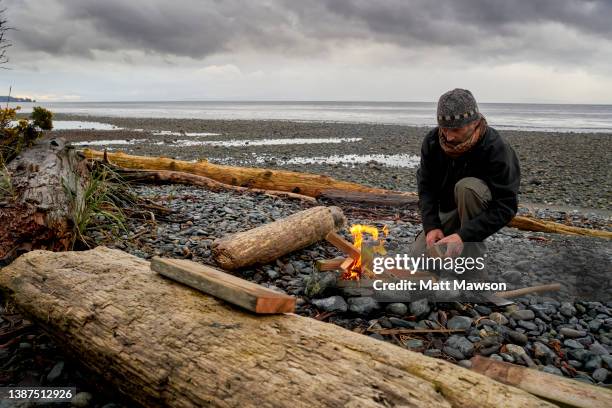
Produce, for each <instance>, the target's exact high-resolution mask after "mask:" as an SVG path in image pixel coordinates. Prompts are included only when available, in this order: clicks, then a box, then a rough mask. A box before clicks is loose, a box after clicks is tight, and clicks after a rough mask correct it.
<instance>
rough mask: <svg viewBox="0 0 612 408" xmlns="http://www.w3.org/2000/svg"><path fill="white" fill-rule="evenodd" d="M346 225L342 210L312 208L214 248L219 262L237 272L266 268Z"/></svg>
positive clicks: (215, 244)
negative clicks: (265, 265) (248, 268)
mask: <svg viewBox="0 0 612 408" xmlns="http://www.w3.org/2000/svg"><path fill="white" fill-rule="evenodd" d="M345 223H346V218H345V217H344V214H343V213H342V210H341V209H340V208H338V207H321V206H319V207H312V208H309V209H307V210H304V211H300V212H297V213H295V214H292V215H290V216H288V217H285V218H281V219H280V220H277V221H274V222H271V223H269V224H264V225H262V226H260V227H257V228H253V229H250V230H248V231H243V232H238V233H235V234H230V235H227V236H225V237H223V238H219V239H216V240H215V241H214V242H213V244H212V252H213V256H214V259H215V261H216V262H217V263H218V264H219V265H220V266H221V267H222V268H223V269H228V270H235V269H239V268H244V267H245V266H249V265H255V264H265V263H268V262H270V261H273V260H275V259H277V258H279V257H281V256H283V255H286V254H288V253H290V252H293V251H296V250H298V249H301V248H305V247H307V246H308V245H312V244H314V243H315V242H318V241H321V240H322V239H324V238H325V236H326V235H327V234H328V233H329V232H330V231H335V230H337V229H339V228H341V227H342V226H343V225H344V224H345Z"/></svg>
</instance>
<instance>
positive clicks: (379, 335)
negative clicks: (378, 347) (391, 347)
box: [370, 333, 385, 341]
mask: <svg viewBox="0 0 612 408" xmlns="http://www.w3.org/2000/svg"><path fill="white" fill-rule="evenodd" d="M370 337H371V338H373V339H376V340H383V341H384V340H385V338H384V337H383V336H382V334H378V333H372V334H370Z"/></svg>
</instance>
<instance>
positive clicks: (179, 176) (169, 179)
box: [114, 166, 317, 204]
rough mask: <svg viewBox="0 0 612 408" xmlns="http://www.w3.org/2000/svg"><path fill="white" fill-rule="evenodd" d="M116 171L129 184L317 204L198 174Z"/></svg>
mask: <svg viewBox="0 0 612 408" xmlns="http://www.w3.org/2000/svg"><path fill="white" fill-rule="evenodd" d="M114 169H115V171H116V172H117V173H118V174H119V175H120V176H121V177H122V178H123V179H124V180H125V181H128V182H132V183H133V182H136V183H159V184H163V183H173V184H187V185H192V186H198V187H204V188H206V189H208V190H211V191H237V192H246V193H254V194H266V195H271V196H277V197H283V198H291V199H297V200H300V201H305V202H308V203H310V204H316V202H317V200H316V199H315V198H313V197H309V196H305V195H303V194H297V193H291V192H287V191H277V190H263V189H260V188H247V187H240V186H232V185H229V184H225V183H221V182H219V181H216V180H213V179H211V178H208V177H204V176H198V175H196V174H191V173H185V172H180V171H171V170H155V171H153V170H133V169H126V168H121V167H116V166H115V167H114Z"/></svg>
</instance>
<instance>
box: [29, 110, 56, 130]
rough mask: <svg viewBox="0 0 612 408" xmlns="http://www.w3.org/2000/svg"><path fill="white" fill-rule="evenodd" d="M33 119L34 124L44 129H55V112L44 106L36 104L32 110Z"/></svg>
mask: <svg viewBox="0 0 612 408" xmlns="http://www.w3.org/2000/svg"><path fill="white" fill-rule="evenodd" d="M31 118H32V120H33V121H34V126H38V127H39V128H40V129H42V130H51V129H53V112H51V111H50V110H48V109H45V108H43V107H42V106H35V107H34V109H33V110H32V116H31Z"/></svg>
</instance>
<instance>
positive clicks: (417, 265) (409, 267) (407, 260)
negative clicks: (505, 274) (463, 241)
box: [372, 254, 485, 275]
mask: <svg viewBox="0 0 612 408" xmlns="http://www.w3.org/2000/svg"><path fill="white" fill-rule="evenodd" d="M484 267H485V265H484V258H483V257H480V256H479V257H477V258H472V257H469V256H467V257H461V256H460V257H457V258H451V257H448V258H437V257H436V258H430V257H427V256H425V255H421V256H409V255H408V254H397V255H395V256H394V257H376V258H374V259H373V262H372V272H374V273H375V274H377V275H380V274H381V273H383V272H384V271H385V270H389V269H397V270H405V271H409V272H410V273H412V274H413V273H415V272H416V271H417V270H434V269H437V270H443V269H444V270H447V271H455V273H457V274H459V275H461V274H462V273H464V272H465V271H472V270H474V269H476V270H479V271H481V270H483V269H484Z"/></svg>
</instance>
